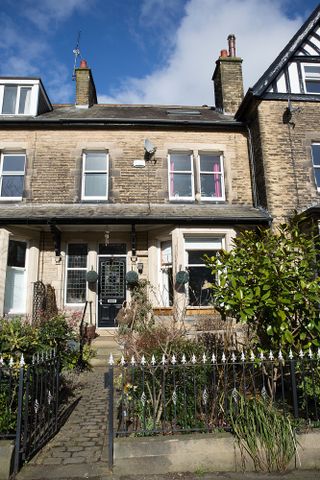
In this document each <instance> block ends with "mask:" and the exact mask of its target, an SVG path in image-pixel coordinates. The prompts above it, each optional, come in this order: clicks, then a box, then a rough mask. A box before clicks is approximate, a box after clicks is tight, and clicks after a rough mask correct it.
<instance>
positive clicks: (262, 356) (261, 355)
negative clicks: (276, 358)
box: [259, 352, 265, 362]
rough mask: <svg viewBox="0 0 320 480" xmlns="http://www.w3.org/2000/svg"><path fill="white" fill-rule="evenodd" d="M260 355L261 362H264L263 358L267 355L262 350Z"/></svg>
mask: <svg viewBox="0 0 320 480" xmlns="http://www.w3.org/2000/svg"><path fill="white" fill-rule="evenodd" d="M259 357H260V360H261V362H263V360H265V356H264V354H263V352H260V355H259Z"/></svg>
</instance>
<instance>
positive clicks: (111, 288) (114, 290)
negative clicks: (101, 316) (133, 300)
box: [100, 259, 125, 300]
mask: <svg viewBox="0 0 320 480" xmlns="http://www.w3.org/2000/svg"><path fill="white" fill-rule="evenodd" d="M100 296H101V298H102V299H103V300H106V299H107V298H108V297H111V298H124V297H125V262H124V261H123V260H121V259H119V260H118V259H106V260H102V261H101V263H100Z"/></svg>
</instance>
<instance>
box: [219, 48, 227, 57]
mask: <svg viewBox="0 0 320 480" xmlns="http://www.w3.org/2000/svg"><path fill="white" fill-rule="evenodd" d="M227 56H228V51H227V50H221V52H220V57H227Z"/></svg>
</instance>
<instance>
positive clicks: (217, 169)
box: [199, 153, 224, 200]
mask: <svg viewBox="0 0 320 480" xmlns="http://www.w3.org/2000/svg"><path fill="white" fill-rule="evenodd" d="M199 167H200V168H199V170H200V190H201V199H202V200H224V179H223V165H222V155H218V154H214V153H200V154H199Z"/></svg>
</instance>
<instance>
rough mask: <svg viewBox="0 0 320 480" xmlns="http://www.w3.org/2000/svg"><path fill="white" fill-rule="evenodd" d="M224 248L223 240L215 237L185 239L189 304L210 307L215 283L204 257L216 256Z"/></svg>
mask: <svg viewBox="0 0 320 480" xmlns="http://www.w3.org/2000/svg"><path fill="white" fill-rule="evenodd" d="M221 248H222V239H221V238H215V237H185V264H186V269H187V271H188V272H189V284H188V304H189V305H190V306H206V305H210V300H211V290H210V284H211V283H212V282H214V281H215V278H214V276H213V275H212V273H211V270H210V268H209V267H207V265H206V263H205V260H204V255H208V256H209V257H212V256H215V255H216V254H217V252H218V251H219V250H221Z"/></svg>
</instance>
